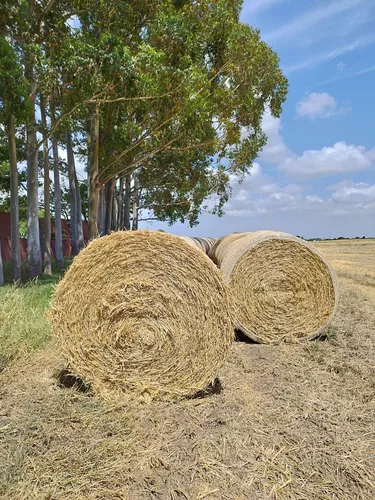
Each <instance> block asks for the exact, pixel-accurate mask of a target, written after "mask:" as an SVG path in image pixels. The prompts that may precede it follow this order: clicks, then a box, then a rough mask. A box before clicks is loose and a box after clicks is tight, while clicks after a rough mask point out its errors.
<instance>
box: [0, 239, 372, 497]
mask: <svg viewBox="0 0 375 500" xmlns="http://www.w3.org/2000/svg"><path fill="white" fill-rule="evenodd" d="M317 246H318V248H319V249H320V250H321V251H322V252H323V253H324V254H325V255H326V256H327V257H328V259H329V260H330V261H331V263H332V264H333V266H334V268H335V269H336V271H337V273H338V277H339V284H340V289H341V297H340V305H339V309H338V311H337V314H336V317H335V319H334V321H333V323H332V325H331V326H330V328H329V330H328V331H327V334H326V336H325V337H324V338H323V339H321V340H317V341H313V342H309V343H305V344H302V345H281V346H271V347H268V346H264V345H255V344H251V343H244V342H236V343H234V345H233V348H232V351H231V355H230V357H229V359H228V361H227V363H226V364H225V366H224V367H223V369H222V371H221V373H220V381H221V384H222V391H221V392H220V393H219V394H212V395H210V396H208V397H205V398H197V399H192V400H186V401H182V402H179V403H174V404H167V403H152V404H149V405H143V406H138V405H137V404H136V402H134V403H133V404H131V405H129V404H127V405H123V406H121V405H120V406H117V407H109V406H106V405H105V404H104V403H102V402H101V401H99V400H98V399H97V398H95V397H92V396H90V395H89V394H85V393H81V392H78V391H77V390H75V389H66V388H61V387H58V385H57V383H56V377H55V375H54V374H55V373H56V372H57V371H58V370H59V369H60V368H62V367H63V362H62V360H61V359H59V357H58V356H57V355H56V354H55V353H54V352H53V351H52V349H51V348H49V349H47V350H44V351H38V352H37V353H34V354H32V355H29V356H28V357H27V358H24V359H22V360H21V361H17V362H15V363H13V364H12V365H10V367H9V368H7V369H6V370H5V371H4V372H3V373H2V374H1V375H0V497H1V498H4V499H7V498H12V499H21V498H22V499H32V498H37V499H129V500H132V499H158V500H164V499H171V500H180V499H189V500H190V499H191V500H198V499H199V500H201V499H207V500H216V499H217V500H221V499H228V500H235V499H267V498H279V499H298V500H303V499H306V500H312V499H314V500H315V499H322V500H323V499H325V500H328V499H338V500H342V499H374V498H375V241H368V240H366V241H364V240H358V241H340V242H324V243H320V244H319V245H317Z"/></svg>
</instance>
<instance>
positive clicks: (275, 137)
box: [259, 110, 290, 163]
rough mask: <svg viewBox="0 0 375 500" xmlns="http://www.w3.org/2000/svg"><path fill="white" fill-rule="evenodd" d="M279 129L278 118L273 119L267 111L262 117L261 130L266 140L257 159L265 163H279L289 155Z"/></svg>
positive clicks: (279, 122)
mask: <svg viewBox="0 0 375 500" xmlns="http://www.w3.org/2000/svg"><path fill="white" fill-rule="evenodd" d="M281 128H282V126H281V120H280V118H274V117H273V116H272V115H271V113H270V111H269V110H267V111H266V113H265V114H264V116H263V120H262V129H263V131H264V133H265V134H266V135H267V137H268V140H267V144H266V145H265V147H264V148H263V151H262V152H261V154H260V155H259V158H260V159H261V160H263V161H264V162H266V163H280V162H282V161H283V160H285V159H286V158H287V157H288V156H289V154H290V152H289V150H288V148H287V146H286V145H285V143H284V140H283V138H282V136H281V134H280V131H281Z"/></svg>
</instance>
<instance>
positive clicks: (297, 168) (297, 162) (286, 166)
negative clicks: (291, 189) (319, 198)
mask: <svg viewBox="0 0 375 500" xmlns="http://www.w3.org/2000/svg"><path fill="white" fill-rule="evenodd" d="M372 152H373V150H370V151H367V150H366V148H365V147H364V146H355V145H353V144H346V142H337V143H336V144H334V145H333V146H332V147H324V148H322V149H320V150H308V151H304V153H303V154H302V155H301V156H297V155H294V156H292V157H290V158H287V159H286V160H285V161H284V162H282V163H281V164H280V165H279V167H278V169H279V170H281V171H283V172H284V173H285V174H286V175H288V176H289V177H294V178H296V179H313V178H317V177H326V176H328V175H334V174H342V173H346V172H358V171H361V170H365V169H367V168H369V167H370V165H371V158H372Z"/></svg>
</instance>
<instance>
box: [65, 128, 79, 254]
mask: <svg viewBox="0 0 375 500" xmlns="http://www.w3.org/2000/svg"><path fill="white" fill-rule="evenodd" d="M66 151H67V157H68V179H69V198H70V240H71V244H72V256H73V257H75V256H76V255H78V223H77V220H78V215H77V185H76V169H75V165H74V153H73V144H72V133H71V131H70V130H67V131H66Z"/></svg>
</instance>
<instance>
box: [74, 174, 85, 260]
mask: <svg viewBox="0 0 375 500" xmlns="http://www.w3.org/2000/svg"><path fill="white" fill-rule="evenodd" d="M75 182H76V186H77V202H76V207H77V244H78V251H79V252H80V251H81V250H82V248H84V246H85V239H84V236H83V227H82V200H81V191H80V189H79V184H78V178H77V173H76V175H75Z"/></svg>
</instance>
